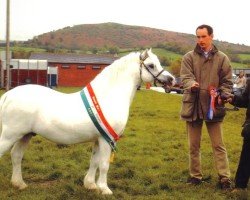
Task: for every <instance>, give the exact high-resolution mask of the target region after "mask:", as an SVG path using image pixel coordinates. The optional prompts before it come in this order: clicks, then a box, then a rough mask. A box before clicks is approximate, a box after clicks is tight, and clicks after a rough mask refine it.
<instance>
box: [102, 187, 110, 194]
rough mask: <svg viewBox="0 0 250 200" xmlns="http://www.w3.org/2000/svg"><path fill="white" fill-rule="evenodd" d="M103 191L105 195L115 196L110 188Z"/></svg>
mask: <svg viewBox="0 0 250 200" xmlns="http://www.w3.org/2000/svg"><path fill="white" fill-rule="evenodd" d="M101 191H102V194H103V195H112V194H113V192H112V191H111V190H110V189H109V188H106V189H104V190H101Z"/></svg>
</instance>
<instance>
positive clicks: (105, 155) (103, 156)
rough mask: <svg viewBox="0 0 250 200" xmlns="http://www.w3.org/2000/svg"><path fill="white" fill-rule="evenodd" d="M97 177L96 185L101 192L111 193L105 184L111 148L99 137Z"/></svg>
mask: <svg viewBox="0 0 250 200" xmlns="http://www.w3.org/2000/svg"><path fill="white" fill-rule="evenodd" d="M99 149H100V157H99V170H100V174H99V178H98V180H97V187H98V189H100V190H101V192H102V194H113V192H112V191H111V190H110V189H109V187H108V184H107V173H108V170H109V159H110V154H111V148H110V146H109V144H108V143H107V141H106V140H105V139H104V138H100V139H99Z"/></svg>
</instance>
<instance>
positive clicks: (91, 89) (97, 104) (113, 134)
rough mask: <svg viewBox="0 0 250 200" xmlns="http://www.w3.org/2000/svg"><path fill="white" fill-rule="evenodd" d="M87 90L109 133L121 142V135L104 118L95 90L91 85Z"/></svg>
mask: <svg viewBox="0 0 250 200" xmlns="http://www.w3.org/2000/svg"><path fill="white" fill-rule="evenodd" d="M87 89H88V91H89V95H90V98H91V100H92V102H93V104H94V106H95V108H96V110H97V113H98V114H99V116H100V119H101V120H102V122H103V124H104V125H105V127H106V128H107V129H108V131H109V133H110V134H111V135H112V136H113V137H114V139H115V141H117V140H119V135H118V134H117V133H116V132H115V131H114V129H113V128H112V127H111V126H110V124H109V123H108V122H107V120H106V118H105V117H104V115H103V113H102V110H101V107H100V105H99V103H98V101H97V98H96V96H95V93H94V90H93V88H92V87H91V85H90V84H88V85H87Z"/></svg>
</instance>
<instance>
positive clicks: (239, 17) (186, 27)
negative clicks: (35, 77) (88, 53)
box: [0, 0, 250, 46]
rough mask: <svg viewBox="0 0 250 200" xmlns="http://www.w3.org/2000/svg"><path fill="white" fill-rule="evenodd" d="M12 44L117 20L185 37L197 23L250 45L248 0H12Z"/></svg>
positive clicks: (0, 13)
mask: <svg viewBox="0 0 250 200" xmlns="http://www.w3.org/2000/svg"><path fill="white" fill-rule="evenodd" d="M0 4H1V5H0V39H5V37H6V0H0ZM10 8H11V9H10V10H11V16H10V22H11V26H10V38H11V40H27V39H32V38H33V37H34V36H37V35H39V34H42V33H46V32H50V31H53V30H57V29H60V28H63V27H66V26H73V25H78V24H93V23H94V24H95V23H104V22H116V23H121V24H127V25H138V26H147V27H151V28H159V29H163V30H168V31H176V32H181V33H191V34H194V33H195V29H196V27H197V26H198V25H201V24H204V23H205V24H209V25H211V26H212V27H213V28H214V36H215V39H218V40H220V41H227V42H232V43H236V44H237V43H239V44H245V45H249V46H250V1H249V0H10Z"/></svg>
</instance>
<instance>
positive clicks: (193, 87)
mask: <svg viewBox="0 0 250 200" xmlns="http://www.w3.org/2000/svg"><path fill="white" fill-rule="evenodd" d="M199 89H200V85H199V83H197V82H195V83H193V85H192V86H191V91H192V92H197V91H199Z"/></svg>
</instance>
